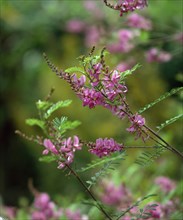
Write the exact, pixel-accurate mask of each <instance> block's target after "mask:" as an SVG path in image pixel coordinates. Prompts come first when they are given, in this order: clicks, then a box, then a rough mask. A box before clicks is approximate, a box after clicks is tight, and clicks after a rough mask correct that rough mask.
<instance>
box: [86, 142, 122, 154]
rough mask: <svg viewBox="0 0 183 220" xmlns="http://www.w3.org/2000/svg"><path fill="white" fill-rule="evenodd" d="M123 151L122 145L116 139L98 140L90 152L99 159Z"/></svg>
mask: <svg viewBox="0 0 183 220" xmlns="http://www.w3.org/2000/svg"><path fill="white" fill-rule="evenodd" d="M122 149H123V145H122V144H118V143H117V142H116V141H114V139H112V138H110V139H108V138H104V139H102V138H99V139H97V140H96V143H95V144H94V146H93V147H92V148H91V149H90V150H89V151H90V152H91V153H92V154H95V155H97V156H98V157H104V156H108V155H110V154H111V153H113V152H116V151H121V150H122Z"/></svg>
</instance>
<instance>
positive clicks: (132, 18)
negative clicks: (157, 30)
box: [127, 13, 152, 30]
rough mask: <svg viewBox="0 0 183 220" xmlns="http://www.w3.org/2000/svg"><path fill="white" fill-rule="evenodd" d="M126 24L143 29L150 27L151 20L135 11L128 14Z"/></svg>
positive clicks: (149, 28)
mask: <svg viewBox="0 0 183 220" xmlns="http://www.w3.org/2000/svg"><path fill="white" fill-rule="evenodd" d="M127 24H128V26H130V27H135V28H139V29H143V30H151V29H152V23H151V21H150V20H148V19H146V18H144V17H143V16H141V15H139V14H136V13H132V14H130V15H129V16H128V18H127Z"/></svg>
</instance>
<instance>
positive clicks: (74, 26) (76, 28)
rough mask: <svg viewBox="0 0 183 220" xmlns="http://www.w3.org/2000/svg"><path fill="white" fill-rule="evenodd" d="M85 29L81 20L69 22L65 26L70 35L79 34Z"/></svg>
mask: <svg viewBox="0 0 183 220" xmlns="http://www.w3.org/2000/svg"><path fill="white" fill-rule="evenodd" d="M84 29H85V23H84V22H83V21H81V20H70V21H68V22H67V24H66V30H67V31H68V32H71V33H81V32H82V31H83V30H84Z"/></svg>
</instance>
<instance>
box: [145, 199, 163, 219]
mask: <svg viewBox="0 0 183 220" xmlns="http://www.w3.org/2000/svg"><path fill="white" fill-rule="evenodd" d="M156 204H157V206H155V207H153V209H152V208H150V210H149V208H148V205H151V203H150V204H148V205H147V206H146V208H147V210H146V213H148V212H149V213H150V214H151V217H152V218H153V219H161V218H162V217H163V211H162V208H161V205H160V204H159V203H156ZM150 219H151V218H150Z"/></svg>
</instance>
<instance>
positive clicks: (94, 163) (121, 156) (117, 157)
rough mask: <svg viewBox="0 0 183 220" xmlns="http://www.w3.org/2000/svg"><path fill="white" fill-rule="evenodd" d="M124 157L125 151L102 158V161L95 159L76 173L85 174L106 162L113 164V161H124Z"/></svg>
mask: <svg viewBox="0 0 183 220" xmlns="http://www.w3.org/2000/svg"><path fill="white" fill-rule="evenodd" d="M125 156H126V155H125V151H122V152H121V153H114V154H112V156H108V157H104V158H103V159H101V158H97V159H96V160H92V162H91V163H89V164H87V165H86V166H85V167H82V168H81V169H79V170H77V172H85V171H88V170H90V169H94V168H96V167H98V166H101V165H103V164H105V163H108V162H113V163H115V161H122V160H124V157H125Z"/></svg>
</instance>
